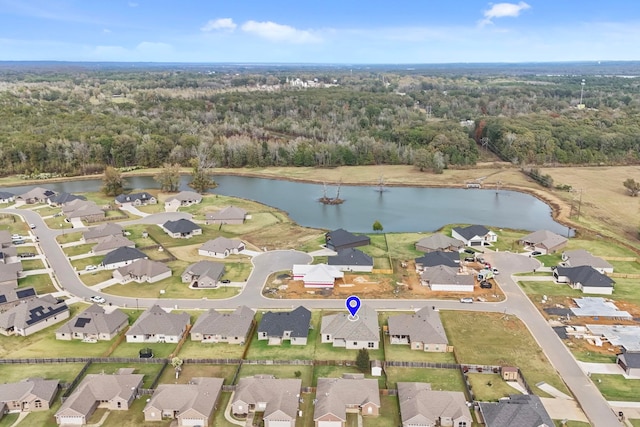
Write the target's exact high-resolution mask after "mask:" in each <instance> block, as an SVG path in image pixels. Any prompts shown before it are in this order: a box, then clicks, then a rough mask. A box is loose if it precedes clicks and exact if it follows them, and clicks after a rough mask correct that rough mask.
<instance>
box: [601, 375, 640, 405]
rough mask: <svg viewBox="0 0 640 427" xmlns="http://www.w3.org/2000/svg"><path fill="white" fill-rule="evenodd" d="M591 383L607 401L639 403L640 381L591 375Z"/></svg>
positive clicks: (614, 376)
mask: <svg viewBox="0 0 640 427" xmlns="http://www.w3.org/2000/svg"><path fill="white" fill-rule="evenodd" d="M591 381H593V383H594V384H595V385H596V387H598V390H600V393H602V395H603V396H604V398H605V399H607V400H613V401H623V402H640V393H638V390H640V379H638V380H636V379H634V380H628V379H625V377H624V376H622V375H605V374H591Z"/></svg>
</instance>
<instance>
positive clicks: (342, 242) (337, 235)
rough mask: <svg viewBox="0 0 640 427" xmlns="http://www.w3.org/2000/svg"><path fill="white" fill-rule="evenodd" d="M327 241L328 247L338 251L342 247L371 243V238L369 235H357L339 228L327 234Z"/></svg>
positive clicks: (354, 246)
mask: <svg viewBox="0 0 640 427" xmlns="http://www.w3.org/2000/svg"><path fill="white" fill-rule="evenodd" d="M325 243H326V246H327V248H329V249H331V250H334V251H336V252H337V251H339V250H342V249H348V248H356V247H358V246H367V245H368V244H370V243H371V239H369V236H365V235H361V236H357V235H355V234H352V233H349V232H348V231H347V230H344V229H342V228H339V229H337V230H333V231H330V232H328V233H327V234H325Z"/></svg>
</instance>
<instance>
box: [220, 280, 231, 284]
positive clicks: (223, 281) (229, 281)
mask: <svg viewBox="0 0 640 427" xmlns="http://www.w3.org/2000/svg"><path fill="white" fill-rule="evenodd" d="M220 283H224V284H227V283H231V280H229V279H224V280H220Z"/></svg>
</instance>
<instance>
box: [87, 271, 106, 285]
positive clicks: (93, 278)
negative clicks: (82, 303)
mask: <svg viewBox="0 0 640 427" xmlns="http://www.w3.org/2000/svg"><path fill="white" fill-rule="evenodd" d="M112 277H113V270H93V271H92V272H91V273H87V274H82V275H81V276H80V280H82V283H84V284H85V285H87V286H93V285H97V284H98V283H102V282H104V281H105V280H109V279H111V278H112Z"/></svg>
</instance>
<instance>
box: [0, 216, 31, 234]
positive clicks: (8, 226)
mask: <svg viewBox="0 0 640 427" xmlns="http://www.w3.org/2000/svg"><path fill="white" fill-rule="evenodd" d="M0 230H7V231H9V233H11V234H20V235H21V236H24V235H27V234H29V226H28V225H27V223H26V222H23V221H22V218H20V217H19V216H18V215H13V214H0Z"/></svg>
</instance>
